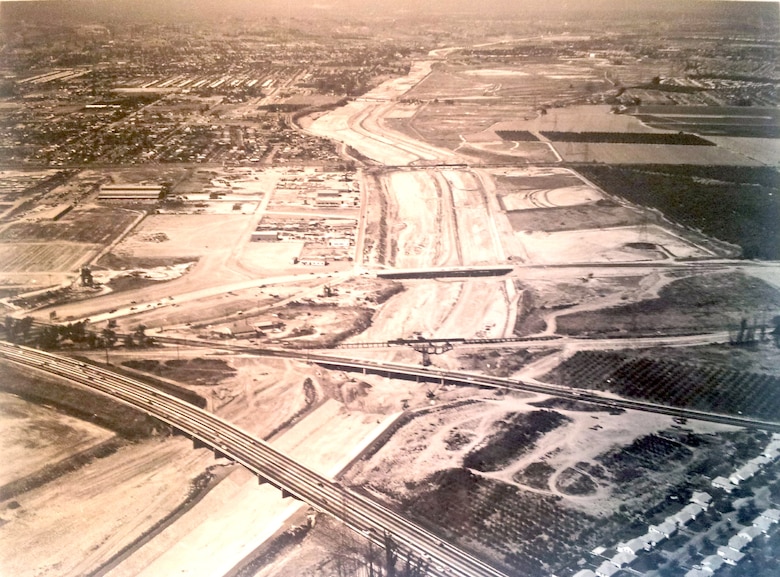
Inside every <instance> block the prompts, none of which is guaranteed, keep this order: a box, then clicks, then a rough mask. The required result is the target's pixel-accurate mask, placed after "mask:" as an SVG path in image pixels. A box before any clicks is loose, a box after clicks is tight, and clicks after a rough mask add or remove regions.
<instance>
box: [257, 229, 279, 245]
mask: <svg viewBox="0 0 780 577" xmlns="http://www.w3.org/2000/svg"><path fill="white" fill-rule="evenodd" d="M281 239H282V235H281V233H280V232H279V231H278V230H256V231H254V232H253V233H252V238H251V240H252V242H278V241H280V240H281Z"/></svg>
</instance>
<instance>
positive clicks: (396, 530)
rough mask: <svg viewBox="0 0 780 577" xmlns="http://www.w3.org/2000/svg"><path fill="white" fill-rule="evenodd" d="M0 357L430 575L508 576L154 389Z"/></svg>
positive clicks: (26, 357) (68, 363) (54, 364)
mask: <svg viewBox="0 0 780 577" xmlns="http://www.w3.org/2000/svg"><path fill="white" fill-rule="evenodd" d="M0 359H2V360H4V361H8V362H11V363H14V364H16V365H20V366H24V367H27V368H32V369H34V370H38V371H43V372H45V373H48V374H51V375H55V376H58V377H62V378H65V379H67V380H69V381H72V382H75V383H78V384H80V385H83V386H86V387H89V388H91V389H93V390H96V391H99V392H101V393H104V394H107V395H109V396H111V397H113V398H115V399H117V400H119V401H121V402H123V403H125V404H127V405H129V406H132V407H134V408H136V409H138V410H141V411H143V412H145V413H147V414H149V415H151V416H153V417H155V418H157V419H159V420H160V421H162V422H164V423H167V424H168V425H170V426H171V427H173V428H174V429H175V430H177V431H180V432H182V433H184V434H185V435H187V436H189V437H191V438H192V439H193V441H194V442H195V444H196V445H202V446H207V447H210V448H212V449H213V451H214V453H215V455H216V456H219V457H225V458H228V459H230V460H232V461H234V462H236V463H240V464H241V465H243V466H244V467H246V468H247V469H248V470H249V471H251V472H252V473H253V474H255V475H256V476H257V478H258V480H259V481H260V482H261V483H262V482H268V483H271V484H272V485H273V486H275V487H277V488H279V489H280V490H281V491H282V493H283V495H289V496H292V497H294V498H296V499H299V500H301V501H304V502H306V503H308V504H309V505H311V506H312V507H314V508H316V509H317V510H319V511H322V512H325V513H327V514H329V515H331V516H332V517H334V518H336V519H338V520H339V521H341V522H342V523H344V524H345V525H347V526H348V527H349V528H350V529H352V530H354V531H356V532H358V533H360V534H362V535H363V536H365V537H366V538H367V539H369V540H371V541H372V542H373V543H375V544H376V545H377V546H382V543H383V535H384V532H387V533H389V534H390V535H392V537H393V539H394V540H395V541H396V542H397V543H398V544H399V554H400V555H401V556H402V557H403V556H406V555H408V554H409V553H413V554H414V556H415V557H416V558H423V559H426V560H428V562H429V567H428V575H431V576H433V577H447V576H453V575H456V576H460V577H508V576H507V575H506V574H505V573H503V572H501V571H499V570H497V569H495V568H494V567H492V566H490V565H488V564H486V563H485V562H483V561H481V560H480V559H477V558H476V557H474V556H473V555H471V554H469V553H467V552H466V551H463V550H462V549H459V548H457V547H455V546H453V545H451V544H450V543H447V542H445V541H443V540H442V539H441V538H440V537H438V536H437V535H435V534H434V533H432V532H430V531H428V530H427V529H425V528H423V527H421V526H420V525H417V524H416V523H413V522H411V521H409V520H407V519H405V518H404V517H402V516H401V515H398V514H397V513H395V512H393V511H391V510H389V509H387V508H386V507H384V506H382V505H381V504H379V503H378V502H376V501H374V500H372V499H370V498H368V497H366V496H365V495H362V494H360V493H358V492H355V491H352V490H350V489H349V488H347V487H344V486H343V485H341V484H340V483H338V482H336V481H333V480H331V479H328V478H326V477H323V476H322V475H320V474H318V473H316V472H314V471H312V470H310V469H308V468H306V467H304V466H302V465H300V464H299V463H297V462H296V461H294V460H293V459H291V458H290V457H288V456H286V455H285V454H283V453H282V452H280V451H278V450H276V449H274V448H273V447H272V446H271V445H269V444H268V443H265V442H264V441H262V440H260V439H257V438H255V437H253V436H252V435H250V434H249V433H247V432H245V431H243V430H242V429H240V428H239V427H236V426H235V425H232V424H231V423H229V422H227V421H225V420H223V419H221V418H219V417H217V416H216V415H214V414H212V413H209V412H207V411H204V410H202V409H199V408H197V407H195V406H194V405H191V404H189V403H187V402H185V401H182V400H180V399H177V398H175V397H173V396H171V395H168V394H165V393H163V392H161V391H159V390H157V389H155V388H154V387H152V386H150V385H147V384H145V383H142V382H140V381H137V380H135V379H131V378H129V377H126V376H123V375H119V374H116V373H114V372H112V371H109V370H106V369H104V368H101V367H98V366H96V365H92V364H88V363H84V362H81V361H78V360H75V359H71V358H68V357H63V356H59V355H54V354H51V353H46V352H42V351H38V350H35V349H30V348H27V347H20V346H17V345H13V344H9V343H5V342H2V341H0Z"/></svg>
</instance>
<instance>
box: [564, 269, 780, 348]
mask: <svg viewBox="0 0 780 577" xmlns="http://www.w3.org/2000/svg"><path fill="white" fill-rule="evenodd" d="M778 307H780V291H778V290H777V288H775V287H773V286H771V285H769V284H768V283H766V282H764V281H762V280H760V279H757V278H754V277H751V276H747V275H744V274H742V273H713V274H699V275H696V276H691V277H687V278H683V279H678V280H674V281H673V282H671V283H669V284H667V285H666V286H664V287H663V288H661V290H660V293H659V295H658V297H656V298H652V299H648V300H643V301H640V302H637V303H632V304H626V305H620V306H616V307H610V308H605V309H602V310H598V311H587V312H579V313H573V314H568V315H566V314H564V315H562V316H559V317H558V318H557V330H558V332H560V333H562V334H576V335H590V336H593V335H618V334H626V333H631V334H655V333H656V332H661V333H662V334H691V333H694V334H695V333H701V332H707V331H729V330H730V331H734V332H736V329H737V328H738V327H739V324H740V323H741V321H742V319H743V318H746V317H747V318H748V320H749V321H751V322H752V319H754V318H755V317H756V316H757V315H758V314H759V311H765V310H776V309H777V308H778ZM765 322H767V321H765Z"/></svg>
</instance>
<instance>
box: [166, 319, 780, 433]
mask: <svg viewBox="0 0 780 577" xmlns="http://www.w3.org/2000/svg"><path fill="white" fill-rule="evenodd" d="M698 336H699V335H695V336H694V337H698ZM681 338H682V339H684V340H685V341H686V342H687V341H688V339H689V337H681ZM157 340H158V341H160V342H163V343H164V342H169V343H171V344H179V345H189V346H201V347H209V348H218V349H223V350H228V351H233V352H236V353H244V354H252V355H258V356H270V357H284V358H288V359H293V360H298V361H303V362H308V363H316V364H318V365H320V366H323V367H326V368H329V369H334V370H343V371H354V372H361V373H372V374H379V375H383V376H386V377H390V378H398V379H406V380H415V381H419V382H435V383H440V384H450V385H467V386H477V387H486V388H494V389H504V390H514V391H524V392H533V393H542V394H546V395H551V396H555V397H560V398H564V399H570V400H573V401H584V402H588V403H593V404H597V405H601V406H604V407H608V408H611V409H632V410H636V411H645V412H650V413H657V414H662V415H669V416H672V417H679V418H684V419H693V420H700V421H708V422H712V423H721V424H725V425H733V426H736V427H752V428H757V429H763V430H767V431H772V432H780V421H765V420H761V419H754V418H752V417H749V416H744V415H729V414H724V413H716V412H712V411H702V410H697V409H689V408H683V407H673V406H669V405H662V404H660V403H652V402H649V401H641V400H635V399H626V398H623V397H617V396H613V395H609V394H607V393H600V392H596V391H592V390H589V389H579V388H576V387H567V386H562V385H554V384H550V383H542V382H539V381H531V380H517V379H507V378H501V377H492V376H489V375H481V374H478V373H470V372H467V371H451V370H445V369H439V368H435V367H422V366H419V365H409V364H404V363H394V362H389V361H373V360H370V359H358V358H351V357H343V356H338V355H331V354H325V353H321V352H314V351H308V350H304V351H300V350H285V349H260V348H255V347H247V346H240V345H231V344H227V343H226V344H224V345H223V344H216V343H213V342H206V341H193V340H189V339H176V338H165V337H160V338H158V339H157ZM651 340H652V342H656V341H659V342H660V341H661V338H660V337H659V338H658V339H651Z"/></svg>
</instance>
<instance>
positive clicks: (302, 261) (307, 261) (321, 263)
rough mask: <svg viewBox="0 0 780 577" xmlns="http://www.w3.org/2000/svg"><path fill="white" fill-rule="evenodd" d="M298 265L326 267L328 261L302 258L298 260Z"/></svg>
mask: <svg viewBox="0 0 780 577" xmlns="http://www.w3.org/2000/svg"><path fill="white" fill-rule="evenodd" d="M298 264H302V265H305V266H326V265H327V264H328V261H327V260H325V259H324V258H319V257H304V258H301V259H298Z"/></svg>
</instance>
